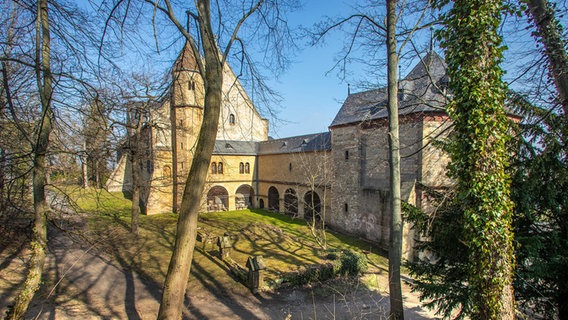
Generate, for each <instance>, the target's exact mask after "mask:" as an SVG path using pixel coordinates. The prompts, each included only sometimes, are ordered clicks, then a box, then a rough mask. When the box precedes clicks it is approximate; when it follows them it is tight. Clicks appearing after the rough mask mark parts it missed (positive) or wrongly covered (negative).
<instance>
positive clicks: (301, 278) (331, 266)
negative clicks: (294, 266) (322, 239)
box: [282, 250, 368, 286]
mask: <svg viewBox="0 0 568 320" xmlns="http://www.w3.org/2000/svg"><path fill="white" fill-rule="evenodd" d="M326 258H327V259H328V260H331V261H330V262H327V263H323V264H317V265H312V266H309V267H306V268H303V269H301V270H298V271H295V272H291V273H288V274H286V275H285V276H284V279H283V281H282V282H287V283H289V284H291V285H293V286H303V285H307V284H311V283H314V282H319V281H325V280H329V279H333V278H336V277H340V276H349V277H356V276H358V275H360V274H362V273H363V272H365V271H367V268H368V266H367V258H366V257H365V256H364V255H363V254H360V253H356V252H353V251H350V250H349V251H343V252H336V251H331V252H329V253H328V254H327V256H326Z"/></svg>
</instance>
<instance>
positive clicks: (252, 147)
mask: <svg viewBox="0 0 568 320" xmlns="http://www.w3.org/2000/svg"><path fill="white" fill-rule="evenodd" d="M258 144H259V142H257V141H234V140H217V141H215V146H214V147H213V154H215V155H229V154H238V155H250V156H254V155H257V154H258Z"/></svg>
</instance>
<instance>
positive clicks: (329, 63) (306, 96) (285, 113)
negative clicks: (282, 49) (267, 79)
mask: <svg viewBox="0 0 568 320" xmlns="http://www.w3.org/2000/svg"><path fill="white" fill-rule="evenodd" d="M347 9H348V4H346V3H345V1H342V0H328V1H325V0H308V1H306V2H305V3H304V6H303V7H302V9H300V10H299V11H297V12H294V13H292V14H290V15H289V17H290V24H291V25H292V26H298V25H303V26H305V27H311V26H312V25H313V24H314V23H316V22H319V21H321V20H322V19H324V17H325V16H338V15H340V14H341V13H342V12H345V11H346V10H347ZM299 45H300V49H301V51H300V52H298V54H297V56H296V58H295V62H294V63H293V64H292V65H291V67H290V68H289V69H288V70H287V71H286V72H285V73H284V74H283V75H282V76H281V77H280V78H279V79H278V80H275V81H272V84H273V86H274V88H275V89H276V90H278V91H279V92H280V94H281V95H282V97H283V99H284V100H283V102H282V106H281V108H280V109H279V113H278V116H279V118H280V119H281V120H282V123H271V127H270V135H271V136H273V137H274V138H279V137H288V136H294V135H302V134H308V133H315V132H323V131H327V130H328V126H329V124H330V123H331V121H333V118H334V117H335V114H336V113H337V111H338V110H339V108H340V107H341V104H342V103H343V101H344V100H345V98H346V97H347V83H345V82H342V81H341V80H340V79H339V78H338V76H337V75H336V72H330V73H329V74H327V75H326V73H327V72H328V71H329V70H330V69H331V68H332V67H333V65H334V58H335V57H336V56H337V53H338V52H339V50H340V48H341V42H340V41H339V40H338V39H337V37H333V36H332V37H331V38H328V39H327V41H326V44H325V45H324V46H317V47H309V46H307V45H306V41H300V43H299Z"/></svg>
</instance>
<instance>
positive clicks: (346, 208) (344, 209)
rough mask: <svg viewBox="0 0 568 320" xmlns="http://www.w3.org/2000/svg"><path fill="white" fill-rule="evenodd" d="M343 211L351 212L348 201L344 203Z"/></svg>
mask: <svg viewBox="0 0 568 320" xmlns="http://www.w3.org/2000/svg"><path fill="white" fill-rule="evenodd" d="M343 211H345V213H347V212H349V206H348V205H347V203H344V204H343Z"/></svg>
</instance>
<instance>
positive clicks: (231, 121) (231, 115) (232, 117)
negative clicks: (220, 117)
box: [229, 113, 235, 124]
mask: <svg viewBox="0 0 568 320" xmlns="http://www.w3.org/2000/svg"><path fill="white" fill-rule="evenodd" d="M229 124H235V115H234V114H232V113H231V114H230V115H229Z"/></svg>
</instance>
